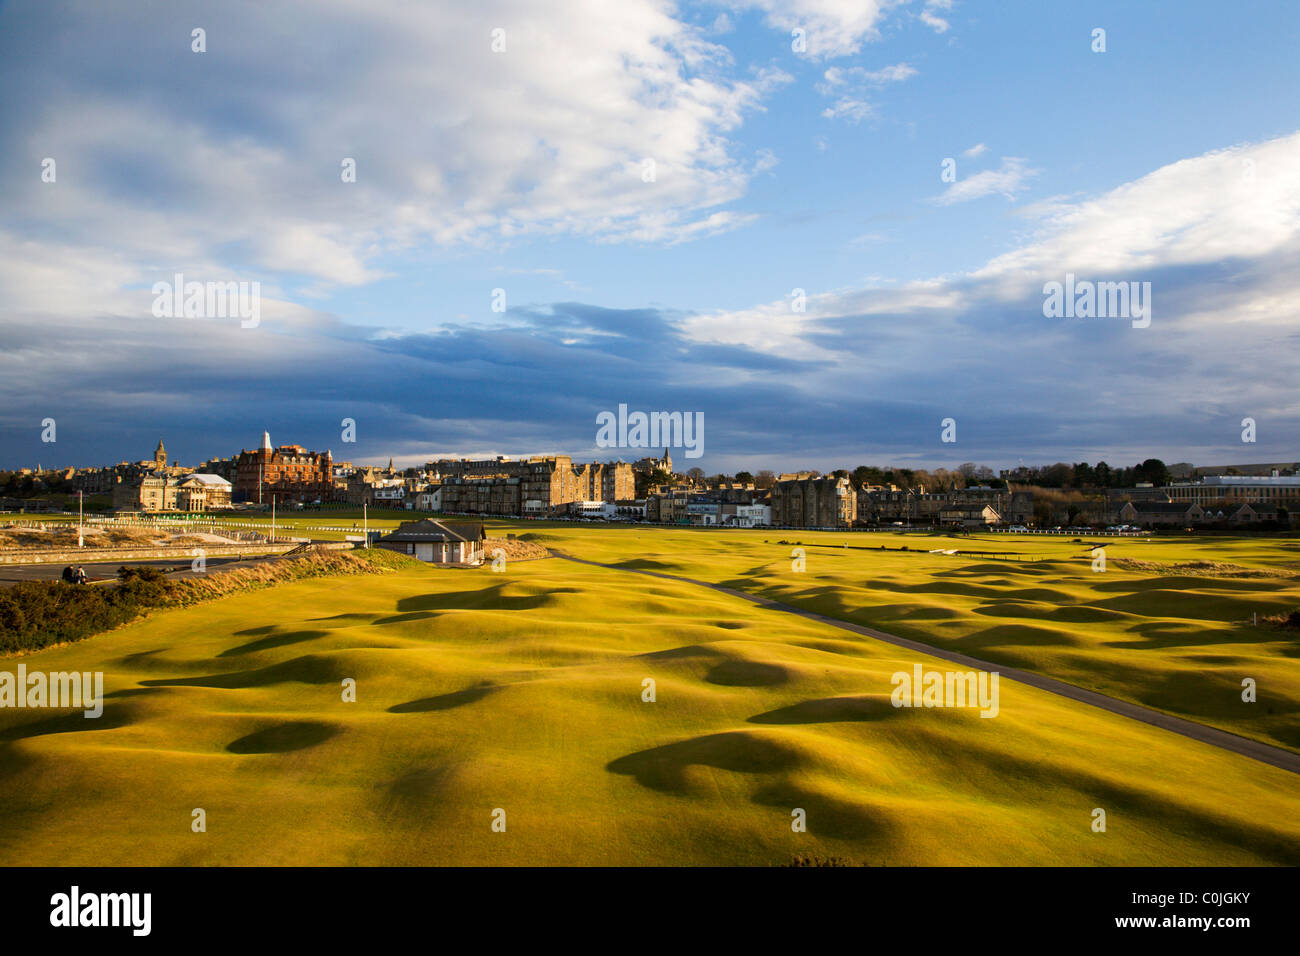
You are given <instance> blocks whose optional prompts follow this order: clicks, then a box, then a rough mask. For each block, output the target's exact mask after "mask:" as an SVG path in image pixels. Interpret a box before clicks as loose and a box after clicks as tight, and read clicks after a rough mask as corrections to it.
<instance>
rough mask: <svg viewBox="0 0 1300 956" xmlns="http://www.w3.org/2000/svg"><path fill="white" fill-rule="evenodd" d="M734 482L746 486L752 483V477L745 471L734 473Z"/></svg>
mask: <svg viewBox="0 0 1300 956" xmlns="http://www.w3.org/2000/svg"><path fill="white" fill-rule="evenodd" d="M736 480H737V481H738V482H740V483H741V484H742V485H748V484H750V483H752V482H753V480H754V476H753V475H751V474H750V473H749V472H747V471H738V472H736Z"/></svg>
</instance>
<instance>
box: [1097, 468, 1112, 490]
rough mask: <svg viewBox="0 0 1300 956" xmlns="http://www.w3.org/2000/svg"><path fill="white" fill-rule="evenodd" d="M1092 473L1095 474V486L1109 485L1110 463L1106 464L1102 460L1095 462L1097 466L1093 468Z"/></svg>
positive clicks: (1105, 486) (1104, 486)
mask: <svg viewBox="0 0 1300 956" xmlns="http://www.w3.org/2000/svg"><path fill="white" fill-rule="evenodd" d="M1093 474H1094V475H1096V478H1097V487H1099V488H1109V487H1111V474H1110V465H1108V464H1106V463H1105V462H1104V461H1099V462H1097V467H1096V468H1094V469H1093Z"/></svg>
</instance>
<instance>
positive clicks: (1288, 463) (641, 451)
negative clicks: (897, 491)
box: [0, 428, 1300, 476]
mask: <svg viewBox="0 0 1300 956" xmlns="http://www.w3.org/2000/svg"><path fill="white" fill-rule="evenodd" d="M263 432H264V433H265V434H267V435H270V436H271V443H272V447H280V446H281V445H284V446H286V447H287V446H291V445H298V446H302V447H303V448H306V449H308V450H309V451H312V452H315V453H324V452H329V453H330V454H331V456H332V457H333V459H334V461H335V462H339V463H341V462H348V463H349V464H351V465H354V466H356V467H358V468H383V467H385V466H386V465H388V464H389V463H390V462H391V463H392V464H393V466H394V468H396V469H398V470H401V471H405V470H408V469H419V468H423V467H424V466H425V465H427V464H429V463H432V462H437V461H445V460H451V461H454V460H488V459H494V458H506V459H510V460H514V461H519V460H523V459H527V458H541V457H555V456H561V457H569V458H571V459H572V460H574V461H578V460H583V461H603V462H609V463H613V462H619V461H623V462H627V463H629V464H630V463H632V462H635V461H637V460H638V459H642V458H646V457H649V456H651V455H655V456H657V454H658V453H660V452H663V451H669V452H670V453H673V457H674V461H675V463H676V464H677V465H679V466H680V467H678V468H676V469H675V470H676V472H677V473H678V474H686V473H687V472H689V471H691V470H692V469H694V468H699V469H700V470H702V471H703V472H704V473H705V474H706V475H719V474H723V475H732V474H737V473H739V472H749V473H751V474H757V473H758V471H770V472H772V473H774V474H780V473H792V472H798V471H806V470H809V469H815V470H818V471H821V472H823V473H825V474H830V473H832V472H834V471H839V470H843V471H851V470H852V469H854V468H857V467H860V466H863V465H866V466H868V467H875V468H880V469H885V470H888V469H895V470H910V471H928V472H934V471H938V470H940V469H943V470H946V471H950V472H951V471H957V470H958V469H960V468H961V467H962V466H964V465H974V466H976V467H977V468H980V469H989V470H991V471H992V472H993V474H994V475H995V476H1001V475H1002V474H1004V473H1010V472H1014V471H1015V470H1016V469H1017V468H1030V469H1035V468H1037V469H1043V468H1048V467H1051V466H1052V465H1058V464H1067V465H1074V464H1077V463H1079V462H1085V463H1090V464H1095V463H1097V462H1106V463H1107V464H1109V465H1110V466H1111V467H1112V468H1128V467H1133V466H1135V465H1140V464H1141V463H1142V462H1144V461H1146V460H1148V459H1152V458H1154V459H1157V460H1159V461H1161V462H1163V463H1164V464H1166V465H1169V466H1175V465H1182V466H1190V467H1192V468H1194V469H1196V470H1201V471H1203V470H1206V469H1229V468H1234V469H1241V468H1267V467H1278V468H1286V467H1294V466H1295V465H1297V464H1300V455H1297V456H1296V457H1294V458H1292V459H1287V458H1278V459H1276V460H1266V459H1264V458H1260V457H1254V456H1241V455H1239V456H1237V458H1235V459H1231V460H1229V459H1228V458H1227V457H1226V456H1222V457H1221V460H1220V459H1216V460H1214V461H1197V460H1194V459H1192V458H1190V457H1182V458H1165V457H1161V456H1159V455H1153V454H1142V453H1138V455H1139V456H1138V457H1137V458H1136V459H1135V460H1133V461H1128V460H1125V459H1124V458H1122V457H1120V456H1118V455H1116V456H1113V457H1107V456H1105V455H1102V456H1100V457H1096V458H1089V457H1088V456H1086V455H1085V456H1079V455H1074V456H1070V455H1067V456H1066V457H1063V458H1056V459H1051V460H1048V459H1045V458H1044V459H1037V460H1031V459H1028V458H1021V459H1018V460H1017V461H1016V462H1014V463H1012V464H1000V463H992V462H988V461H981V460H978V459H970V458H962V459H960V460H958V459H956V458H954V459H951V460H948V461H938V460H930V461H929V462H927V463H903V462H902V461H900V460H897V459H895V460H876V459H872V458H870V457H869V456H866V455H864V456H862V457H861V458H860V459H857V460H853V461H849V462H846V463H842V464H835V465H830V466H827V467H823V466H822V465H820V464H818V463H814V462H808V461H793V462H792V463H791V464H790V466H789V467H775V466H773V465H770V464H761V463H760V464H758V465H757V466H756V467H740V468H732V469H725V468H712V467H707V465H708V457H707V456H702V457H701V458H699V459H689V458H683V457H682V456H681V454H680V452H681V449H680V448H673V447H672V446H667V447H664V446H659V447H655V446H645V447H641V446H637V447H624V448H608V447H598V446H596V445H594V444H593V445H592V446H590V447H589V448H586V449H583V450H580V451H577V452H573V451H567V450H562V449H555V448H545V449H539V450H535V451H524V452H521V451H518V450H502V451H498V450H490V451H482V452H465V453H460V452H442V451H438V452H428V453H425V454H423V455H407V456H398V455H392V454H387V455H386V454H383V453H382V452H381V453H378V454H375V455H371V456H353V455H348V454H346V450H347V449H348V448H349V447H350V444H351V443H348V442H341V443H339V444H341V447H342V449H343V453H336V451H335V448H333V447H329V446H326V445H323V444H321V445H314V444H311V443H309V442H307V441H302V440H293V441H288V442H279V441H276V440H275V438H274V435H273V434H272V433H271V430H270V429H269V428H268V429H263ZM159 441H161V442H163V443H165V441H166V440H165V436H160V437H159ZM56 445H57V442H50V443H41V444H40V448H41V449H44V450H45V451H46V452H47V457H48V458H49V460H48V461H47V460H43V459H41V458H39V457H38V458H36V459H35V460H34V461H33V462H31V463H28V462H14V463H11V462H5V461H0V471H20V470H23V469H34V468H35V467H37V466H40V468H41V469H42V470H44V471H64V470H67V469H68V468H102V467H111V466H113V465H117V464H122V463H134V462H141V461H146V460H148V458H147V457H134V458H133V457H131V456H130V455H126V456H118V457H111V456H110V458H108V459H104V460H99V461H86V460H77V461H65V460H62V459H57V460H56V459H55V458H54V457H53V456H49V455H48V452H52V451H54V450H55V447H56ZM256 447H258V445H256V444H246V445H241V446H240V447H239V448H237V449H233V450H231V449H227V451H226V453H225V454H201V455H195V454H189V455H187V454H185V453H183V452H177V451H176V450H175V446H174V445H172V446H170V448H169V451H168V461H169V463H176V462H179V463H181V464H182V465H185V464H186V463H187V462H192V463H193V465H201V464H203V463H205V462H209V461H214V460H218V459H222V458H232V459H233V458H235V457H237V456H238V455H239V454H240V452H243V451H248V450H252V449H255V448H256ZM1247 447H1249V446H1247ZM38 454H39V453H38Z"/></svg>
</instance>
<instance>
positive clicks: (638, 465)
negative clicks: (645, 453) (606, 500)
mask: <svg viewBox="0 0 1300 956" xmlns="http://www.w3.org/2000/svg"><path fill="white" fill-rule="evenodd" d="M632 470H633V471H639V472H642V473H644V474H649V473H650V472H652V471H663V472H667V473H668V474H670V475H671V474H672V473H673V457H672V455H670V454H668V449H667V448H665V449H664V456H663V457H662V458H642V459H640V460H638V461H635V462H633V463H632Z"/></svg>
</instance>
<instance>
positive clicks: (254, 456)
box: [235, 432, 334, 504]
mask: <svg viewBox="0 0 1300 956" xmlns="http://www.w3.org/2000/svg"><path fill="white" fill-rule="evenodd" d="M235 497H236V498H238V499H239V500H242V501H249V502H254V503H257V504H263V503H269V502H271V501H272V500H274V501H316V500H319V501H330V500H331V499H332V498H333V497H334V456H333V454H332V453H331V452H328V451H326V452H314V451H308V450H307V449H306V448H304V447H303V446H302V445H280V446H279V447H278V448H272V447H271V436H270V434H269V433H268V432H263V433H262V444H261V447H259V448H256V449H254V450H252V451H248V450H244V451H241V452H240V453H239V458H238V459H237V461H236V463H235Z"/></svg>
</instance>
